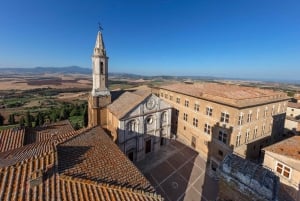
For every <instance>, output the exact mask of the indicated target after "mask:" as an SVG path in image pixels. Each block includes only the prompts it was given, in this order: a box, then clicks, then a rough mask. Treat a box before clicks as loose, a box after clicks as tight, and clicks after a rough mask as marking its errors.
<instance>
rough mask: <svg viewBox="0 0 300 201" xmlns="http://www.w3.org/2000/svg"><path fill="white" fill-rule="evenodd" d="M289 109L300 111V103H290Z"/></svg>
mask: <svg viewBox="0 0 300 201" xmlns="http://www.w3.org/2000/svg"><path fill="white" fill-rule="evenodd" d="M288 107H291V108H297V109H300V103H293V102H288Z"/></svg>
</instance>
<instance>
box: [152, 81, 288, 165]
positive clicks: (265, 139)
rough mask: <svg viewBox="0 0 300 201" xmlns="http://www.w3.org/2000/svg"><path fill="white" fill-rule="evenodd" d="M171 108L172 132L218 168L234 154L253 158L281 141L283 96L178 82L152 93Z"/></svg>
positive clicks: (280, 94)
mask: <svg viewBox="0 0 300 201" xmlns="http://www.w3.org/2000/svg"><path fill="white" fill-rule="evenodd" d="M154 90H155V91H156V94H158V95H159V97H160V98H162V99H163V100H165V101H166V102H168V103H169V104H170V105H171V106H173V108H174V110H173V114H172V115H173V119H172V132H173V133H175V134H176V136H177V138H178V139H179V140H180V141H182V142H183V143H185V144H187V145H190V146H192V147H193V148H194V149H195V150H197V151H198V152H199V153H200V154H201V155H202V156H203V157H204V158H206V159H207V160H209V162H210V166H211V168H212V169H213V170H215V169H216V168H217V166H218V164H219V163H220V162H221V161H222V160H223V158H224V156H225V155H227V154H229V153H232V152H235V153H236V154H238V155H240V156H241V157H243V158H247V159H255V158H257V157H259V156H260V155H261V148H262V147H265V146H266V145H269V144H270V143H273V142H274V141H277V140H279V139H280V138H281V134H282V132H283V129H284V119H285V112H286V107H287V100H288V97H287V96H286V94H285V93H282V92H275V91H272V90H263V89H258V88H253V87H242V86H237V85H229V84H216V83H179V84H173V85H168V86H162V87H159V88H155V89H154Z"/></svg>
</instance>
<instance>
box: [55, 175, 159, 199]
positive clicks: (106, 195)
mask: <svg viewBox="0 0 300 201" xmlns="http://www.w3.org/2000/svg"><path fill="white" fill-rule="evenodd" d="M59 180H60V192H61V199H62V200H75V199H78V200H87V201H88V200H103V201H104V200H105V201H106V200H107V201H109V200H120V201H123V200H128V201H157V200H162V198H161V196H159V195H157V194H154V193H147V192H143V191H137V190H133V189H129V188H126V187H120V186H111V185H103V184H99V183H97V182H94V181H90V180H84V179H78V178H72V177H67V176H64V175H61V176H60V179H59Z"/></svg>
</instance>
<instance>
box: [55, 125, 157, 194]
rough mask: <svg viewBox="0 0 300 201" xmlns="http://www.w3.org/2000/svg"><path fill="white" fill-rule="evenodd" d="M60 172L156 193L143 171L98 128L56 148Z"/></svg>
mask: <svg viewBox="0 0 300 201" xmlns="http://www.w3.org/2000/svg"><path fill="white" fill-rule="evenodd" d="M57 150H58V161H59V172H60V174H63V175H66V176H71V177H78V178H82V179H88V180H92V181H97V182H99V183H107V184H110V185H120V186H125V187H129V188H134V189H139V190H144V191H149V192H153V191H154V189H153V188H152V186H151V185H150V183H149V182H148V180H147V179H146V178H145V177H144V176H143V175H142V174H141V173H140V171H139V170H138V169H137V168H136V167H135V166H134V165H133V164H132V163H131V161H129V160H128V159H127V157H126V156H125V155H124V154H123V153H122V152H121V151H120V149H119V148H118V147H117V146H116V145H115V144H114V142H113V141H112V140H111V139H110V138H109V137H108V135H107V134H106V133H105V132H104V130H103V129H102V128H100V127H96V128H94V129H92V130H90V131H87V132H85V133H84V134H81V135H78V136H76V137H74V138H72V139H70V140H68V141H66V142H64V143H62V144H60V145H59V146H58V147H57Z"/></svg>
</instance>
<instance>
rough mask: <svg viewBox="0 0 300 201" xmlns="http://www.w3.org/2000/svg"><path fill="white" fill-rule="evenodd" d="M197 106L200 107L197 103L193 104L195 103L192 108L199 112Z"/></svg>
mask: <svg viewBox="0 0 300 201" xmlns="http://www.w3.org/2000/svg"><path fill="white" fill-rule="evenodd" d="M199 108H200V105H199V104H195V105H194V110H195V111H196V112H199Z"/></svg>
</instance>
